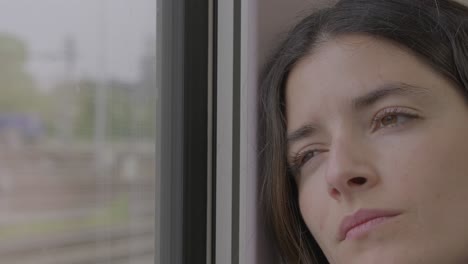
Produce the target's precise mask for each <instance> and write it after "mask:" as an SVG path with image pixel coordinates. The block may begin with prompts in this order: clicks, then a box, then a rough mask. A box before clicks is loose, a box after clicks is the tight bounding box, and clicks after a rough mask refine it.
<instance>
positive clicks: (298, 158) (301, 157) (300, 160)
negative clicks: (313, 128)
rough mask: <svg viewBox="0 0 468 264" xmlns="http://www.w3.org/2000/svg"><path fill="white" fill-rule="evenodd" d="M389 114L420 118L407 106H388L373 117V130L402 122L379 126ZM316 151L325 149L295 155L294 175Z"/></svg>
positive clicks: (292, 163)
mask: <svg viewBox="0 0 468 264" xmlns="http://www.w3.org/2000/svg"><path fill="white" fill-rule="evenodd" d="M388 116H397V117H404V118H408V119H416V118H419V116H418V115H417V114H414V113H412V112H411V111H409V110H407V109H406V108H401V107H389V108H386V109H384V110H382V111H380V112H379V113H377V114H376V115H375V116H374V118H373V119H372V125H371V127H372V132H375V131H377V130H379V129H381V128H391V127H398V126H400V125H402V124H396V125H393V124H392V125H389V126H386V127H385V126H384V127H377V125H378V123H379V122H382V120H383V119H384V118H385V117H388ZM314 152H324V151H323V150H319V149H311V150H306V151H303V152H299V153H296V154H294V155H293V159H292V162H291V164H290V166H289V170H290V172H291V173H292V175H297V174H298V173H299V171H300V170H301V168H302V167H303V166H304V165H305V164H306V163H307V162H308V161H309V160H311V159H313V158H314V156H315V155H313V156H312V157H310V158H307V156H308V155H309V154H313V153H314ZM305 158H307V159H305Z"/></svg>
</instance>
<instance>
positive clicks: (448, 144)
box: [285, 35, 468, 264]
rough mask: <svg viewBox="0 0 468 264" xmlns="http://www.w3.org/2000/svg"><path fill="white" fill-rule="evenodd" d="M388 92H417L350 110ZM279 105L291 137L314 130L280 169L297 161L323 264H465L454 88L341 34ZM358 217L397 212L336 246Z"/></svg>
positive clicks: (464, 158) (466, 161) (420, 66)
mask: <svg viewBox="0 0 468 264" xmlns="http://www.w3.org/2000/svg"><path fill="white" fill-rule="evenodd" d="M388 83H405V84H408V85H411V86H415V87H419V89H418V91H417V92H413V93H410V94H390V95H388V96H385V97H382V98H380V100H377V101H376V102H374V103H373V104H371V105H368V106H366V107H364V108H359V109H355V108H353V106H352V103H351V102H352V100H353V99H354V98H357V97H361V96H362V95H365V94H368V93H369V92H371V91H374V90H376V89H380V88H381V87H382V85H385V84H388ZM285 96H286V118H287V133H288V135H290V134H292V133H293V132H294V131H296V130H298V129H299V128H301V127H303V126H312V127H314V128H315V130H314V131H315V132H314V133H304V134H303V135H302V136H303V137H301V138H300V139H297V140H295V141H291V142H289V143H288V162H289V163H290V166H299V165H298V164H301V162H303V165H302V167H300V168H298V169H297V174H296V175H295V180H296V183H297V186H298V193H299V197H298V198H299V207H300V211H301V214H302V217H303V218H304V221H305V223H306V224H307V226H308V228H309V230H310V231H311V233H312V235H313V236H314V238H315V239H316V240H317V242H318V243H319V245H320V247H321V248H322V250H323V251H324V253H325V255H326V256H327V258H328V259H329V261H330V263H339V264H341V263H346V264H348V263H359V264H365V263H370V264H374V263H379V264H384V263H400V264H405V263H411V264H414V263H424V264H428V263H429V264H430V263H468V251H467V250H466V249H467V248H468V228H466V223H468V140H467V135H468V122H467V120H468V106H467V104H466V102H465V101H464V98H463V96H462V95H461V93H459V92H458V90H457V88H456V87H455V86H454V85H453V84H452V83H451V82H449V81H448V80H447V79H445V78H443V77H442V76H441V75H440V74H438V73H436V72H435V71H433V70H432V69H431V68H430V67H429V66H428V65H427V64H425V63H424V62H423V61H421V60H419V59H418V58H417V57H416V56H413V55H412V54H411V53H410V52H409V51H407V50H405V49H403V48H401V47H399V46H397V45H396V44H393V43H390V42H387V41H385V40H381V39H377V38H372V37H369V36H364V35H347V36H340V37H338V38H333V39H331V40H328V41H326V42H325V44H321V45H320V46H319V47H316V48H314V50H313V51H312V52H311V54H310V55H308V56H307V57H306V58H304V59H302V60H301V61H300V62H299V63H298V64H297V65H296V66H295V67H294V69H293V70H292V72H291V74H290V76H289V78H288V81H287V84H286V95H285ZM389 109H390V110H389ZM395 109H398V111H397V112H394V111H395ZM388 111H390V112H388ZM408 114H411V115H413V116H411V117H410V116H408ZM383 116H387V117H385V118H384V117H383ZM374 119H376V120H374ZM359 209H385V210H390V209H391V210H398V211H399V212H401V214H400V215H398V216H397V217H394V218H390V219H389V220H388V221H386V222H383V223H382V224H380V225H377V226H376V227H375V228H373V229H372V230H371V231H370V232H368V233H366V234H365V235H364V236H361V237H359V238H357V239H345V240H343V241H340V240H339V239H338V238H337V233H338V229H339V226H340V223H341V221H342V219H343V218H344V217H345V216H348V215H351V214H353V213H355V212H356V211H357V210H359Z"/></svg>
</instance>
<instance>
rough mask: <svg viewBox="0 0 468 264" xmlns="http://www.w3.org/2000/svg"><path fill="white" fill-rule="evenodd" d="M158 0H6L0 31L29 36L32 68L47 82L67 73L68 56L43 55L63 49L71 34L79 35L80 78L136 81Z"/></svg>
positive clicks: (153, 26)
mask: <svg viewBox="0 0 468 264" xmlns="http://www.w3.org/2000/svg"><path fill="white" fill-rule="evenodd" d="M156 1H157V0H0V33H2V32H8V33H12V34H14V35H16V36H18V37H19V38H21V39H22V40H23V41H25V43H26V44H27V46H28V49H29V51H30V53H31V54H30V55H31V56H30V57H31V61H30V63H28V70H29V72H31V73H32V74H33V75H34V77H36V78H37V79H38V80H39V81H40V82H41V83H42V84H43V85H47V84H50V83H53V82H55V81H57V80H58V79H60V78H63V76H64V74H65V67H64V62H63V60H60V59H58V60H51V59H50V58H49V59H47V58H45V57H43V55H44V54H53V55H57V54H60V53H61V52H62V50H63V43H64V39H65V38H66V37H67V36H70V37H72V38H74V39H75V40H76V46H77V51H78V59H77V63H76V70H75V76H76V77H77V78H81V77H83V76H87V77H93V78H101V77H102V76H109V78H114V79H115V78H117V79H121V80H126V81H135V80H137V79H138V74H139V67H140V60H141V57H142V55H143V54H144V51H145V48H148V47H147V46H148V45H147V42H148V39H151V38H152V39H155V36H156ZM103 32H104V34H103ZM152 48H154V47H152ZM103 51H105V53H103ZM104 58H105V59H106V61H105V62H104V63H103V59H104Z"/></svg>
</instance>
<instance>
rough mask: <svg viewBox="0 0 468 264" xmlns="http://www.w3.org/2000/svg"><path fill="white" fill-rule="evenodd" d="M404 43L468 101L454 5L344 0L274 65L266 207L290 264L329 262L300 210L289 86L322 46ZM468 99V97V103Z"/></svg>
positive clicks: (266, 108) (466, 17)
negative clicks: (355, 40)
mask: <svg viewBox="0 0 468 264" xmlns="http://www.w3.org/2000/svg"><path fill="white" fill-rule="evenodd" d="M354 33H355V34H367V35H371V36H375V37H378V38H381V39H384V40H387V41H391V42H393V43H397V44H398V45H399V46H402V47H404V48H406V49H408V50H410V51H411V52H412V53H414V54H415V55H416V56H418V57H419V58H420V59H421V60H422V61H424V62H425V63H427V64H428V65H429V66H431V67H432V68H433V69H434V70H435V71H436V72H438V73H440V74H441V75H442V76H444V77H445V78H447V79H448V80H450V81H451V82H453V84H454V86H455V87H457V88H458V89H459V90H460V92H461V93H462V94H464V97H465V98H468V92H467V88H468V8H467V7H465V6H463V5H462V4H459V3H457V2H454V1H449V0H342V1H340V2H338V3H337V4H336V5H335V6H333V7H330V8H327V9H323V10H320V11H318V12H315V13H313V14H312V15H310V16H308V17H306V18H304V19H303V20H302V21H300V22H299V23H298V24H297V25H296V26H295V27H294V28H293V29H292V30H291V31H290V32H289V34H288V35H287V37H286V39H285V40H284V41H283V42H282V44H281V45H280V46H279V48H278V49H277V51H276V52H275V53H274V55H273V56H272V57H271V59H270V61H269V63H268V64H267V65H266V67H265V70H264V73H263V76H262V83H261V85H260V95H259V99H260V102H259V108H260V109H259V121H260V128H259V149H260V153H259V154H260V156H259V157H260V160H259V164H260V175H261V179H262V181H263V185H262V193H261V197H262V207H263V209H264V212H263V213H264V217H265V221H267V223H268V226H269V228H270V229H271V231H272V236H273V240H274V241H275V243H276V246H277V248H278V249H279V252H280V255H281V258H282V260H283V261H284V262H286V263H316V264H323V263H328V261H327V259H326V258H325V256H324V254H323V252H322V251H321V249H320V247H319V246H318V244H317V243H316V242H315V240H314V238H313V236H312V234H311V233H310V232H309V230H308V229H307V227H306V225H305V224H304V221H303V219H302V216H301V214H300V211H299V207H298V193H297V187H296V184H295V182H294V180H293V177H291V175H290V172H289V171H288V165H287V158H286V150H287V146H286V140H285V139H286V130H287V127H286V117H285V107H287V106H286V105H285V101H284V94H285V82H286V80H287V79H288V75H289V73H290V72H291V70H292V69H293V68H294V66H295V65H296V64H297V62H298V61H299V60H300V59H301V58H304V57H305V56H307V55H308V54H310V53H311V52H313V50H314V46H316V45H317V44H319V43H320V42H323V41H326V40H327V39H330V38H333V37H336V36H339V35H343V34H354ZM467 101H468V99H467Z"/></svg>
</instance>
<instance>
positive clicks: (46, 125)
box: [0, 0, 158, 264]
mask: <svg viewBox="0 0 468 264" xmlns="http://www.w3.org/2000/svg"><path fill="white" fill-rule="evenodd" d="M156 42H157V40H156V0H136V1H127V0H112V1H106V0H67V1H64V0H19V1H3V2H2V6H1V8H0V259H1V262H2V263H21V264H27V263H35V264H38V263H39V264H52V263H63V264H67V263H70V264H71V263H112V264H120V263H122V264H123V263H126V264H127V263H128V264H130V263H131V264H140V263H153V262H154V256H155V243H154V236H155V224H154V223H155V211H154V208H155V177H154V175H155V166H154V163H155V148H154V145H155V137H156V124H155V121H156V111H155V109H156V105H157V102H158V91H157V90H156V77H155V72H156Z"/></svg>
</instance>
